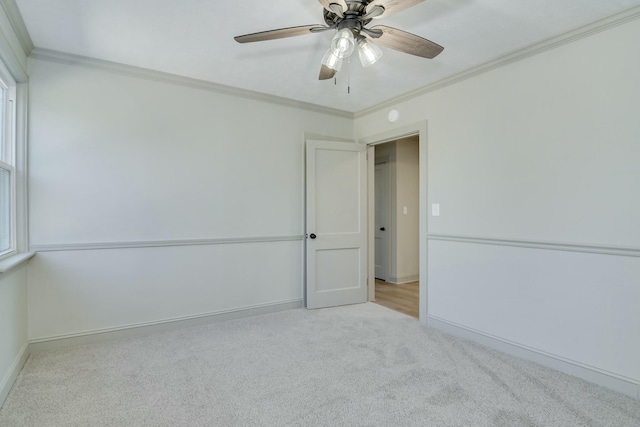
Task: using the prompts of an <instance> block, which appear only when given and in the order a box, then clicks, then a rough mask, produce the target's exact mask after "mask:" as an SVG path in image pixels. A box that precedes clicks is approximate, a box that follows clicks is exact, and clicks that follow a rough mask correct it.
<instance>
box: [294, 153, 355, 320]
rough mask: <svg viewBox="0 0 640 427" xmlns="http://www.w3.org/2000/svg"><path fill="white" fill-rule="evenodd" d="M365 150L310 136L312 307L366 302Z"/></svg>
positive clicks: (309, 281)
mask: <svg viewBox="0 0 640 427" xmlns="http://www.w3.org/2000/svg"><path fill="white" fill-rule="evenodd" d="M366 149H367V147H366V146H365V145H362V144H356V143H349V142H333V141H307V224H306V225H307V230H306V233H307V239H306V243H307V308H321V307H332V306H337V305H344V304H356V303H363V302H366V301H367V224H366V222H367V221H366V220H367V203H366V202H367V159H366Z"/></svg>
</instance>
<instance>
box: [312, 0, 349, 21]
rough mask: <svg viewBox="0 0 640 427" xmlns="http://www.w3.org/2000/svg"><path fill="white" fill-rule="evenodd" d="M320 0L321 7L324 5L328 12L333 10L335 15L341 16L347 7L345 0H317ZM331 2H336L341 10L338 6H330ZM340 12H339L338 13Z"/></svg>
mask: <svg viewBox="0 0 640 427" xmlns="http://www.w3.org/2000/svg"><path fill="white" fill-rule="evenodd" d="M318 1H319V2H320V4H321V5H322V7H324V8H325V9H327V10H328V11H329V12H333V13H335V14H336V15H338V16H339V17H341V18H342V17H343V16H344V15H343V13H342V12H346V11H347V9H348V6H347V2H346V1H345V0H318ZM332 4H334V5H335V4H337V5H338V6H340V8H341V9H342V11H340V9H339V8H336V7H332V6H331V5H332ZM338 12H340V13H338Z"/></svg>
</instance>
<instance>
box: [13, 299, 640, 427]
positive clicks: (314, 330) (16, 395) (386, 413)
mask: <svg viewBox="0 0 640 427" xmlns="http://www.w3.org/2000/svg"><path fill="white" fill-rule="evenodd" d="M325 425H326V426H343V425H344V426H563V427H566V426H616V427H621V426H635V427H637V426H640V402H639V401H636V400H633V399H631V398H627V397H625V396H622V395H620V394H617V393H614V392H612V391H609V390H607V389H604V388H601V387H598V386H595V385H592V384H589V383H586V382H584V381H581V380H578V379H576V378H573V377H570V376H567V375H564V374H561V373H558V372H555V371H552V370H549V369H546V368H543V367H540V366H538V365H535V364H533V363H529V362H526V361H523V360H520V359H516V358H513V357H510V356H507V355H504V354H502V353H499V352H496V351H492V350H488V349H486V348H483V347H481V346H478V345H476V344H473V343H470V342H466V341H463V340H459V339H456V338H453V337H451V336H448V335H446V334H443V333H440V332H438V331H435V330H431V329H428V328H425V327H423V326H421V325H419V323H418V322H417V321H416V320H415V319H413V318H410V317H407V316H405V315H402V314H400V313H396V312H393V311H391V310H389V309H387V308H384V307H381V306H379V305H376V304H362V305H355V306H347V307H339V308H333V309H325V310H316V311H307V310H292V311H287V312H281V313H276V314H270V315H264V316H259V317H252V318H247V319H241V320H233V321H228V322H223V323H217V324H212V325H207V326H201V327H197V328H190V329H183V330H179V331H174V332H170V333H163V334H157V335H153V336H148V337H138V338H131V339H125V340H119V341H112V342H106V343H100V344H92V345H86V346H80V347H75V348H68V349H63V350H55V351H49V352H45V353H40V354H34V355H32V357H31V358H30V359H29V361H28V362H27V364H26V366H25V369H24V370H23V372H22V374H21V375H20V377H19V378H18V381H17V382H16V384H15V386H14V387H13V390H12V391H11V393H10V395H9V397H8V399H7V401H6V403H5V405H4V407H3V408H2V409H1V410H0V426H34V427H35V426H37V427H43V426H325Z"/></svg>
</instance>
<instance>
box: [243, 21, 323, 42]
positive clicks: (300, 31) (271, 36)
mask: <svg viewBox="0 0 640 427" xmlns="http://www.w3.org/2000/svg"><path fill="white" fill-rule="evenodd" d="M325 29H328V28H326V27H324V26H322V25H303V26H301V27H289V28H279V29H277V30H269V31H262V32H260V33H253V34H245V35H242V36H236V37H234V39H235V41H237V42H238V43H251V42H261V41H265V40H275V39H284V38H286V37H295V36H303V35H305V34H311V33H313V32H318V31H322V30H325Z"/></svg>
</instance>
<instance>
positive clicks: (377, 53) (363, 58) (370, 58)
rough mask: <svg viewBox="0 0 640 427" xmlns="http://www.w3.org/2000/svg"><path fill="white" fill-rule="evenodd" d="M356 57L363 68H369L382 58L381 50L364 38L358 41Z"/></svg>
mask: <svg viewBox="0 0 640 427" xmlns="http://www.w3.org/2000/svg"><path fill="white" fill-rule="evenodd" d="M358 56H359V57H360V63H361V64H362V66H363V67H365V68H366V67H370V66H372V65H373V64H375V63H376V62H378V60H379V59H380V58H382V49H380V47H379V46H377V45H376V44H374V43H372V42H370V41H368V40H367V39H365V38H361V39H360V40H358Z"/></svg>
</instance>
